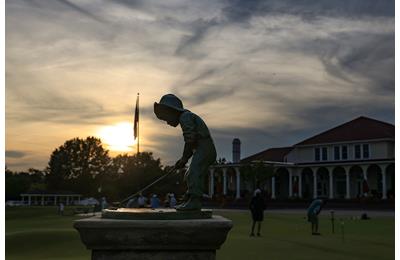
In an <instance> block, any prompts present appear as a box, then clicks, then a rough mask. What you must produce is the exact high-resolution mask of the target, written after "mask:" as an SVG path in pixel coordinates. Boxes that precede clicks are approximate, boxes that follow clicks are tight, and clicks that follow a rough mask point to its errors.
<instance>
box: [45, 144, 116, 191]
mask: <svg viewBox="0 0 400 260" xmlns="http://www.w3.org/2000/svg"><path fill="white" fill-rule="evenodd" d="M110 161H111V159H110V157H109V156H108V151H107V150H105V149H104V148H103V146H102V144H101V140H100V139H98V138H95V137H87V138H86V139H80V138H74V139H71V140H68V141H66V142H65V143H64V144H63V145H62V146H60V147H59V148H57V149H56V150H54V151H53V153H52V154H51V157H50V161H49V163H48V175H47V184H48V188H49V189H50V190H58V191H60V190H71V191H74V192H79V193H81V194H83V195H87V196H89V195H90V196H94V195H96V194H97V190H98V187H99V184H98V180H97V179H96V177H97V176H98V175H101V174H102V173H104V172H106V171H107V167H109V166H110Z"/></svg>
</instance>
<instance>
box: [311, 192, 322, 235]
mask: <svg viewBox="0 0 400 260" xmlns="http://www.w3.org/2000/svg"><path fill="white" fill-rule="evenodd" d="M325 204H326V201H324V200H322V199H315V200H313V201H312V202H311V204H310V206H309V207H308V209H307V217H308V222H310V223H311V234H312V235H321V234H320V233H319V232H318V215H319V213H320V212H321V210H322V207H323V206H324V205H325Z"/></svg>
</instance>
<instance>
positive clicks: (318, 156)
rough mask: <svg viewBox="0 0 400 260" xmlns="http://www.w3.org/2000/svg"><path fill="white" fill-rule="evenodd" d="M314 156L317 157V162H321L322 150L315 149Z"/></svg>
mask: <svg viewBox="0 0 400 260" xmlns="http://www.w3.org/2000/svg"><path fill="white" fill-rule="evenodd" d="M314 155H315V160H316V161H320V160H321V150H320V148H319V147H317V148H315V149H314Z"/></svg>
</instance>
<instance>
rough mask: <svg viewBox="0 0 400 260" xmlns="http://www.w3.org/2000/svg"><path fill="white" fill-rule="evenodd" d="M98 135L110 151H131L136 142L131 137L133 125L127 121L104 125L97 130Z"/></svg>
mask: <svg viewBox="0 0 400 260" xmlns="http://www.w3.org/2000/svg"><path fill="white" fill-rule="evenodd" d="M98 135H99V136H100V139H101V141H102V142H103V144H105V145H106V146H107V148H108V149H109V150H110V151H121V152H129V151H133V146H134V145H135V144H136V140H134V138H133V126H132V124H130V123H128V122H121V123H118V124H115V125H110V126H105V127H103V128H101V129H100V130H99V133H98Z"/></svg>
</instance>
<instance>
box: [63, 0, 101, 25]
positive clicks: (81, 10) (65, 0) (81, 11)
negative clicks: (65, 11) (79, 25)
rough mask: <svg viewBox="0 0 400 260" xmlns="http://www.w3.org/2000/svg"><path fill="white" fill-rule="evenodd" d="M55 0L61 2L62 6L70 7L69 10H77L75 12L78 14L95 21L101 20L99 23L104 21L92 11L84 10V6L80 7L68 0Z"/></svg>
mask: <svg viewBox="0 0 400 260" xmlns="http://www.w3.org/2000/svg"><path fill="white" fill-rule="evenodd" d="M57 1H58V2H59V3H61V4H62V5H64V6H66V7H68V8H70V9H71V10H74V11H75V12H77V13H79V14H81V15H83V16H85V17H88V18H90V19H93V20H95V21H97V22H101V23H104V22H105V21H104V20H103V19H102V18H100V17H98V16H97V15H95V14H94V13H92V12H90V11H88V10H86V9H85V8H82V7H80V6H79V5H76V4H74V3H71V2H70V1H68V0H57Z"/></svg>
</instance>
